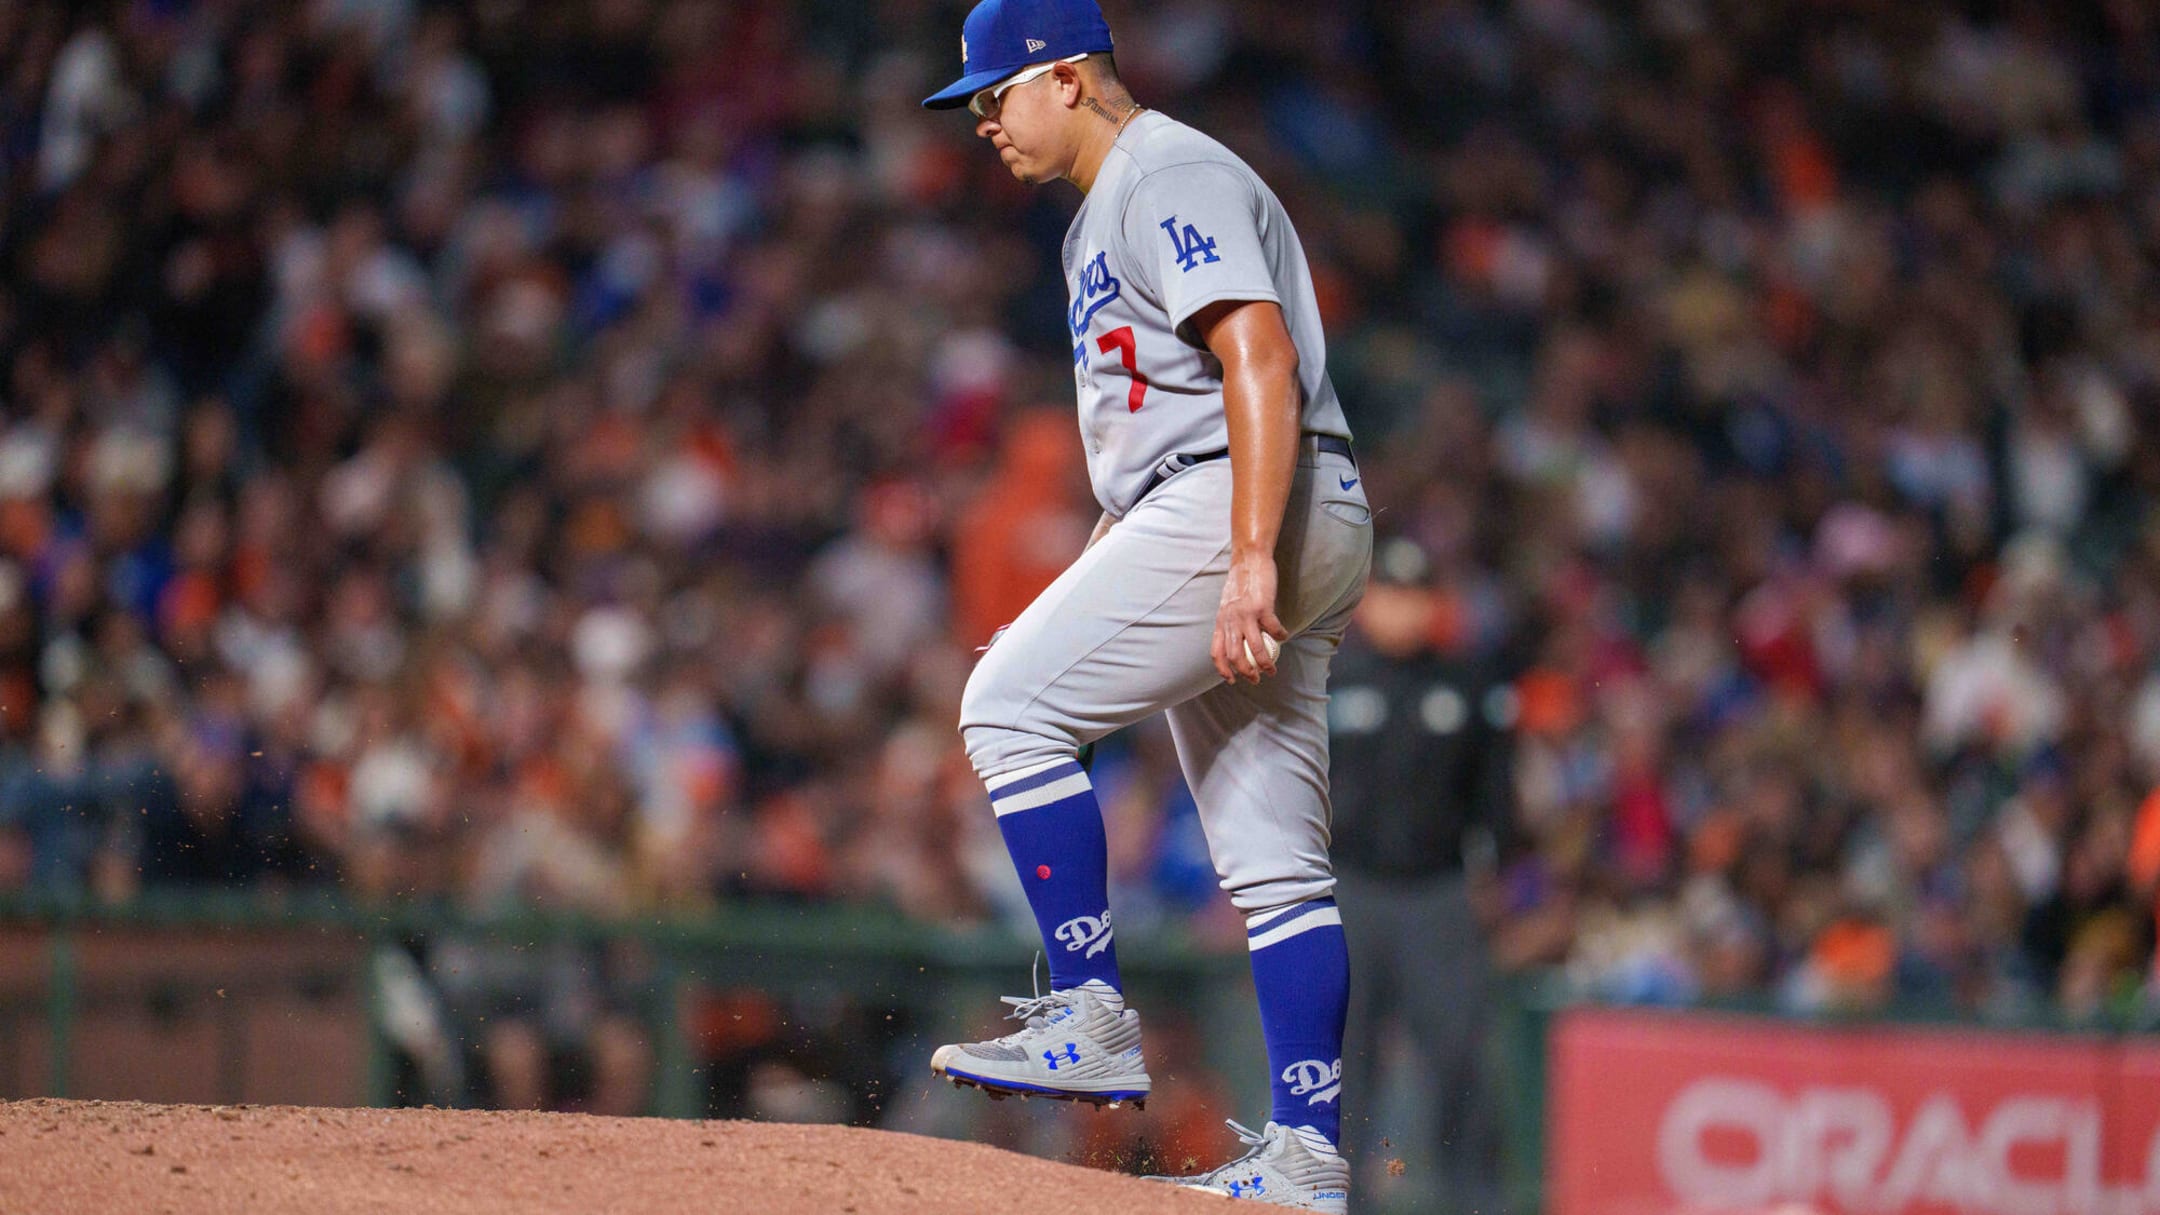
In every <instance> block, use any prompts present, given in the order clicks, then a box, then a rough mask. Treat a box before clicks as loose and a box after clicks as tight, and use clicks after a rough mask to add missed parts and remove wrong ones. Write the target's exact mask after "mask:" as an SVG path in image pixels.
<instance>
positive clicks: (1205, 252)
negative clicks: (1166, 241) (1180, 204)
mask: <svg viewBox="0 0 2160 1215" xmlns="http://www.w3.org/2000/svg"><path fill="white" fill-rule="evenodd" d="M1161 226H1162V230H1163V231H1164V232H1167V233H1169V234H1170V252H1171V254H1172V255H1173V256H1175V257H1176V258H1177V259H1178V269H1179V270H1180V271H1182V272H1184V273H1186V274H1191V273H1192V268H1193V267H1194V266H1197V265H1199V264H1200V263H1202V262H1219V261H1221V260H1222V259H1221V258H1219V257H1217V256H1215V238H1214V237H1212V236H1202V235H1200V229H1198V228H1195V227H1193V226H1192V225H1191V224H1186V225H1185V230H1184V232H1183V233H1180V232H1179V231H1178V222H1177V216H1175V215H1173V216H1171V217H1170V218H1168V219H1166V220H1164V221H1162V225H1161Z"/></svg>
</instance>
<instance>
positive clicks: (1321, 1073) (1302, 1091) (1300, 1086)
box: [1282, 1059, 1342, 1105]
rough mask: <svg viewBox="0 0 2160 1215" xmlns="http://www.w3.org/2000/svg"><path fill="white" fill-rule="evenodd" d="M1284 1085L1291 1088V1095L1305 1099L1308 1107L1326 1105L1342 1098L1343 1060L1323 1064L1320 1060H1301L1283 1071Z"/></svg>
mask: <svg viewBox="0 0 2160 1215" xmlns="http://www.w3.org/2000/svg"><path fill="white" fill-rule="evenodd" d="M1282 1078H1283V1083H1285V1084H1287V1085H1289V1086H1290V1094H1291V1095H1292V1096H1294V1097H1304V1098H1305V1104H1307V1105H1324V1104H1326V1103H1327V1102H1330V1101H1333V1100H1334V1099H1335V1098H1337V1097H1340V1096H1342V1060H1340V1059H1337V1060H1336V1061H1335V1062H1333V1063H1322V1062H1321V1061H1320V1060H1318V1059H1300V1060H1298V1061H1297V1062H1296V1063H1293V1064H1291V1065H1290V1066H1288V1067H1286V1068H1284V1069H1283V1074H1282Z"/></svg>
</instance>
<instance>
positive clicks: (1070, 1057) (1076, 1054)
mask: <svg viewBox="0 0 2160 1215" xmlns="http://www.w3.org/2000/svg"><path fill="white" fill-rule="evenodd" d="M1043 1062H1045V1063H1047V1064H1049V1065H1050V1070H1051V1071H1056V1070H1057V1069H1058V1062H1059V1058H1058V1053H1057V1052H1056V1051H1054V1050H1046V1051H1044V1052H1043ZM1064 1062H1066V1063H1078V1062H1080V1050H1079V1046H1078V1044H1077V1043H1073V1042H1067V1043H1066V1044H1065V1055H1064Z"/></svg>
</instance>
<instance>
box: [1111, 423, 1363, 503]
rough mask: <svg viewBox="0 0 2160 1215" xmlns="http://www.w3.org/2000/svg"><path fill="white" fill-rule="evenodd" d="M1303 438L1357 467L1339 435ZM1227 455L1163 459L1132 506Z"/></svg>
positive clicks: (1212, 453)
mask: <svg viewBox="0 0 2160 1215" xmlns="http://www.w3.org/2000/svg"><path fill="white" fill-rule="evenodd" d="M1304 437H1305V438H1307V439H1310V440H1312V445H1313V449H1314V450H1315V451H1320V452H1327V453H1332V454H1334V455H1338V456H1341V457H1342V458H1343V459H1345V460H1348V461H1350V465H1351V467H1353V468H1355V467H1356V466H1357V456H1356V455H1355V454H1354V453H1352V452H1351V450H1350V440H1348V439H1345V438H1343V437H1342V436H1341V435H1323V434H1317V433H1315V432H1313V431H1310V430H1308V431H1306V432H1305V435H1304ZM1229 454H1230V449H1229V448H1227V447H1223V448H1218V449H1216V450H1214V451H1203V452H1197V453H1186V452H1178V453H1177V454H1175V455H1171V456H1166V457H1164V459H1163V461H1162V463H1160V464H1157V465H1156V466H1155V473H1154V475H1153V476H1150V477H1149V478H1148V479H1147V484H1146V485H1143V486H1141V487H1140V494H1139V497H1136V498H1134V499H1133V500H1132V504H1133V506H1138V505H1140V499H1141V498H1145V497H1147V496H1148V495H1149V494H1152V493H1154V492H1155V487H1156V486H1158V485H1161V484H1162V483H1163V482H1164V481H1166V480H1168V479H1169V478H1170V477H1171V476H1173V475H1175V474H1177V473H1181V472H1184V471H1185V470H1186V469H1188V468H1191V467H1192V466H1193V465H1195V464H1206V463H1207V462H1208V461H1210V460H1220V459H1222V458H1223V457H1224V456H1227V455H1229ZM1126 509H1127V510H1131V509H1132V507H1130V506H1129V507H1126Z"/></svg>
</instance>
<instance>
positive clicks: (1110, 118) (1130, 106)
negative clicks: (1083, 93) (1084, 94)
mask: <svg viewBox="0 0 2160 1215" xmlns="http://www.w3.org/2000/svg"><path fill="white" fill-rule="evenodd" d="M1081 104H1083V105H1085V106H1087V108H1088V109H1090V110H1092V111H1094V113H1095V116H1096V117H1097V118H1100V119H1102V120H1103V121H1104V122H1107V123H1110V124H1111V125H1112V128H1113V129H1112V130H1111V132H1110V137H1111V138H1112V139H1115V138H1117V134H1118V132H1119V131H1122V130H1124V129H1125V124H1126V123H1128V122H1131V121H1132V120H1133V115H1135V114H1137V113H1139V112H1140V111H1141V110H1142V109H1144V108H1146V107H1144V106H1142V105H1141V104H1140V103H1139V102H1137V101H1128V102H1127V103H1126V106H1127V108H1126V110H1125V116H1124V117H1123V118H1118V117H1116V116H1114V115H1112V114H1111V113H1110V111H1109V110H1108V109H1107V108H1106V107H1104V105H1103V103H1102V102H1100V101H1097V100H1095V99H1094V98H1093V97H1090V98H1087V99H1086V100H1085V101H1083V102H1082V103H1081Z"/></svg>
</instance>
